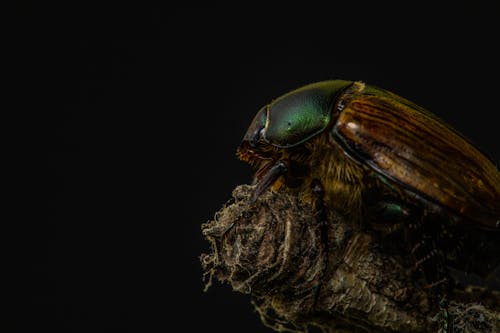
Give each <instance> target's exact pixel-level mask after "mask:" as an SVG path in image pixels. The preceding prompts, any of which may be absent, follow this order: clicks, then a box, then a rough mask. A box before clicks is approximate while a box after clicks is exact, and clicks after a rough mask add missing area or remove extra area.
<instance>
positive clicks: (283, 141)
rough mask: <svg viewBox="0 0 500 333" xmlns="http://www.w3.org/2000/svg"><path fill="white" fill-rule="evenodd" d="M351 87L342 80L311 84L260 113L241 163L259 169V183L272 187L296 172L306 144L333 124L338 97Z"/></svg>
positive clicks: (244, 146) (247, 137)
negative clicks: (298, 158) (261, 180)
mask: <svg viewBox="0 0 500 333" xmlns="http://www.w3.org/2000/svg"><path fill="white" fill-rule="evenodd" d="M351 84H352V82H351V81H342V80H334V81H323V82H317V83H313V84H309V85H307V86H304V87H302V88H299V89H296V90H293V91H291V92H289V93H287V94H285V95H283V96H281V97H279V98H277V99H275V100H274V101H272V102H271V103H270V104H268V105H266V106H264V107H263V108H261V109H260V110H259V111H258V112H257V114H256V115H255V117H254V119H253V121H252V123H251V124H250V126H249V127H248V130H247V132H246V134H245V136H244V137H243V140H242V143H241V145H240V146H239V148H238V152H237V153H238V157H239V158H240V159H241V160H243V161H246V162H249V163H250V164H252V165H254V166H256V167H257V168H258V171H257V174H256V181H257V182H258V183H259V184H262V183H263V182H259V180H260V179H266V181H265V183H266V184H267V183H269V184H271V183H272V181H270V180H269V179H273V180H274V179H277V178H278V177H279V176H280V175H283V173H284V172H285V171H284V170H286V172H287V173H293V170H294V169H297V166H296V164H297V163H295V162H296V157H297V156H304V149H305V148H304V146H305V145H303V143H305V142H306V141H308V140H309V139H311V138H312V137H314V136H316V135H318V134H320V133H322V132H323V131H324V130H325V129H326V128H327V127H328V126H329V125H330V121H331V118H332V110H333V109H334V106H335V103H336V101H337V97H338V95H339V94H340V92H341V91H343V90H344V89H345V88H347V87H348V86H350V85H351ZM278 165H279V167H278ZM298 169H301V168H300V167H299V168H298ZM291 170H292V171H291ZM271 174H272V175H273V177H270V176H269V175H271ZM285 176H286V175H285Z"/></svg>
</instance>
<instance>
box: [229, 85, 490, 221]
mask: <svg viewBox="0 0 500 333" xmlns="http://www.w3.org/2000/svg"><path fill="white" fill-rule="evenodd" d="M237 155H238V157H239V158H240V159H241V160H243V161H245V162H248V163H250V164H251V165H253V166H254V167H255V168H256V170H257V171H256V173H255V177H254V182H255V183H256V189H255V193H254V196H253V198H252V200H253V201H255V200H256V199H257V197H258V196H259V195H260V194H261V193H262V192H263V191H265V190H266V189H267V188H269V187H272V188H274V189H279V188H281V187H285V188H288V189H290V190H294V189H295V190H296V191H297V193H299V194H300V195H301V198H302V199H303V200H313V196H312V195H310V194H309V193H310V192H311V191H308V190H307V189H310V188H311V187H312V185H311V184H312V183H313V182H316V183H317V182H319V183H320V184H321V185H322V187H323V192H324V201H325V203H326V205H327V206H328V207H331V208H333V209H336V210H337V211H338V212H341V213H344V214H345V215H346V216H348V217H350V218H351V219H352V220H355V221H356V220H360V219H361V218H362V216H363V211H364V207H365V206H366V202H367V201H369V200H368V199H367V198H368V197H369V196H370V195H371V194H370V195H369V193H377V194H378V197H379V198H380V202H381V203H382V204H384V200H385V199H384V198H386V197H391V198H396V199H395V200H392V199H391V200H389V201H388V202H387V204H386V205H385V206H384V207H385V208H387V209H390V210H394V211H401V212H405V207H406V204H407V203H408V204H409V203H411V204H414V205H417V206H419V207H423V208H424V209H425V210H426V211H428V212H432V213H436V214H438V215H442V216H446V217H450V218H451V219H452V220H453V221H456V222H457V223H459V224H464V225H471V226H474V227H478V228H480V229H484V230H499V229H500V172H499V170H498V168H497V166H496V164H495V163H494V162H493V160H492V159H490V158H489V157H488V156H486V154H485V153H483V152H482V151H481V150H480V149H479V148H478V147H476V146H475V145H474V144H473V143H472V142H471V141H470V140H469V139H467V138H466V137H464V136H463V135H462V134H460V133H459V132H458V131H457V130H455V129H454V128H452V127H451V126H450V125H448V124H447V123H446V122H444V121H443V120H442V119H440V118H439V117H437V116H436V115H434V114H433V113H431V112H429V111H428V110H426V109H424V108H423V107H420V106H418V105H416V104H415V103H413V102H411V101H409V100H407V99H405V98H403V97H401V96H399V95H397V94H394V93H392V92H390V91H387V90H385V89H383V88H380V87H376V86H372V85H367V84H365V83H363V82H358V81H347V80H329V81H321V82H316V83H312V84H309V85H306V86H303V87H300V88H298V89H296V90H293V91H291V92H289V93H286V94H284V95H282V96H281V97H278V98H276V99H275V100H273V101H272V102H270V103H269V104H267V105H265V106H264V107H262V108H261V109H260V110H259V111H258V112H257V114H256V115H255V117H254V119H253V121H252V123H251V124H250V126H249V128H248V130H247V132H246V134H245V135H244V137H243V140H242V142H241V144H240V145H239V147H238V149H237ZM393 202H396V203H397V204H393Z"/></svg>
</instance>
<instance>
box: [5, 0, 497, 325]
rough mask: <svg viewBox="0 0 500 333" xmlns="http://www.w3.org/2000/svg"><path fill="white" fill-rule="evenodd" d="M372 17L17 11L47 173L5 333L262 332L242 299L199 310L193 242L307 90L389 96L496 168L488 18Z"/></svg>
mask: <svg viewBox="0 0 500 333" xmlns="http://www.w3.org/2000/svg"><path fill="white" fill-rule="evenodd" d="M360 7H361V6H360ZM288 9H289V8H288ZM374 9H375V8H368V9H367V10H366V11H362V8H349V9H348V10H347V11H345V10H340V9H339V10H338V11H336V10H331V9H329V8H319V7H305V8H298V7H297V8H293V9H292V10H290V11H284V10H283V9H275V10H271V9H269V8H264V7H262V8H248V7H238V8H236V7H231V8H228V7H222V6H212V7H209V8H201V7H196V8H194V7H193V8H189V7H168V6H153V5H151V6H148V5H141V6H140V7H137V5H134V6H132V5H127V6H124V5H123V4H121V5H116V6H110V7H106V8H104V7H103V6H102V5H83V4H82V5H72V6H71V7H69V6H68V5H62V7H61V5H58V6H52V7H47V6H46V5H45V4H44V5H42V4H29V3H27V4H24V5H21V6H19V8H18V9H17V10H18V14H20V15H19V19H18V23H17V25H16V29H17V30H18V32H21V33H22V37H19V40H18V42H19V44H20V45H22V46H23V47H26V51H25V52H20V54H19V59H18V60H20V61H21V63H22V66H20V67H19V68H20V70H21V71H22V75H23V78H24V83H23V89H24V90H23V91H25V92H29V95H26V93H25V92H24V94H25V95H23V96H24V99H22V100H21V104H20V108H26V109H29V110H30V111H34V112H35V116H34V117H33V118H32V119H35V121H36V122H37V124H35V125H37V126H36V127H37V129H38V131H37V132H36V133H39V135H38V134H37V137H36V138H34V139H33V145H35V146H36V147H40V148H42V152H43V155H42V159H41V160H38V161H37V163H39V164H40V168H39V169H37V170H39V172H36V173H35V174H36V176H37V178H38V180H39V181H40V184H41V185H40V186H37V187H36V188H34V189H33V191H31V192H30V194H31V195H32V196H33V197H34V198H35V199H36V201H37V203H38V204H39V205H36V206H32V208H30V209H31V210H34V212H35V213H36V214H35V215H36V218H35V219H32V220H30V221H27V223H26V224H23V225H22V226H20V227H19V230H18V231H19V232H20V233H21V235H22V238H23V242H22V243H21V244H22V246H21V245H18V246H17V247H16V250H15V251H14V252H15V255H14V256H12V255H9V257H11V258H13V260H12V261H13V263H14V269H13V270H6V273H5V274H6V275H8V274H10V273H9V272H17V271H19V272H23V273H22V274H18V275H19V276H18V275H15V279H14V280H15V281H14V283H13V284H12V285H10V286H8V289H9V291H11V292H12V294H13V296H12V297H11V298H8V299H6V300H5V302H4V305H6V309H7V310H6V311H4V312H3V313H2V315H3V317H4V319H5V323H6V325H9V327H10V331H16V330H17V331H22V332H28V331H29V332H32V331H33V329H36V331H39V330H42V329H46V330H47V329H48V330H49V331H50V332H97V331H105V332H111V331H119V332H129V331H130V332H145V331H151V329H152V328H153V327H157V328H156V329H155V330H154V331H156V332H159V331H171V330H172V327H175V325H178V324H181V325H184V328H183V329H180V328H178V330H179V331H187V332H195V331H202V330H206V331H217V332H236V331H238V332H269V331H270V330H269V329H267V328H265V327H264V326H263V325H262V324H261V323H260V321H259V319H258V316H257V314H256V313H254V312H253V309H252V306H251V304H250V302H249V297H247V296H246V295H241V294H237V293H234V292H232V291H231V290H230V288H229V287H228V286H221V285H219V284H215V285H214V286H213V287H212V288H211V289H210V290H209V291H208V292H207V293H203V292H202V289H203V285H202V282H201V273H202V272H201V267H200V264H199V259H198V257H199V255H200V253H202V252H204V251H207V250H208V243H207V242H206V241H205V240H204V239H203V237H202V235H201V232H200V224H201V223H204V222H206V221H207V220H209V219H210V218H211V217H212V216H213V214H214V213H215V212H216V211H217V210H218V209H219V208H220V207H221V205H222V204H223V203H224V202H225V201H226V200H227V199H228V198H229V197H230V194H231V190H232V189H233V188H234V187H235V186H236V185H237V184H241V183H247V182H249V181H250V179H251V170H250V168H249V167H248V166H247V165H245V164H243V163H242V162H239V161H238V160H237V159H236V157H235V149H236V147H237V145H238V144H239V142H240V140H241V138H242V136H243V134H244V132H245V130H246V127H247V126H248V124H249V122H250V121H251V119H252V118H253V115H254V113H255V112H256V111H257V110H258V109H259V108H260V107H261V106H262V105H264V104H265V103H267V102H269V101H270V100H271V99H272V98H275V97H277V96H279V95H281V94H282V93H285V92H287V91H288V90H290V89H293V88H296V87H299V86H301V85H303V84H307V83H310V82H314V81H318V80H325V79H335V78H341V79H346V80H362V81H365V82H366V83H369V84H375V85H379V86H381V87H384V88H387V89H389V90H392V91H394V92H396V93H399V94H401V95H403V96H405V97H407V98H409V99H411V100H413V101H415V102H416V103H418V104H420V105H422V106H424V107H427V108H428V109H430V110H432V111H434V112H435V113H437V114H438V115H439V116H441V117H442V118H444V119H445V120H446V121H448V122H449V123H451V124H452V125H453V126H455V127H456V128H457V129H459V130H460V131H461V132H463V133H464V134H465V135H466V136H468V137H469V138H471V140H472V141H473V142H475V143H477V145H479V146H480V147H481V148H482V149H484V150H485V151H487V152H489V153H490V154H491V155H492V156H493V157H494V158H495V159H497V160H498V159H499V158H500V146H499V144H498V122H497V118H498V110H499V109H498V105H497V104H498V103H497V101H498V77H499V74H500V66H499V65H498V54H496V53H495V52H496V51H494V47H495V44H498V43H497V42H498V39H497V38H496V39H493V38H491V36H490V35H493V32H492V31H495V30H494V29H495V28H497V27H496V24H495V23H493V22H494V19H496V22H498V19H497V17H496V13H494V12H491V11H490V9H489V8H484V7H478V6H476V7H471V8H466V7H454V8H445V9H442V10H440V11H439V12H436V11H435V8H433V9H432V10H428V9H420V10H417V9H415V8H399V13H397V14H391V15H389V14H387V15H384V16H377V15H375V12H371V11H372V10H374ZM360 12H363V13H364V14H365V15H366V14H368V17H369V19H368V20H365V19H364V18H362V17H361V16H359V14H358V13H360ZM412 13H413V14H414V15H415V16H411V14H412ZM431 24H432V26H431ZM497 31H498V30H497ZM21 111H22V110H21ZM40 170H41V171H40ZM35 207H36V208H35ZM26 209H27V208H26ZM175 330H177V329H175ZM2 331H3V330H2Z"/></svg>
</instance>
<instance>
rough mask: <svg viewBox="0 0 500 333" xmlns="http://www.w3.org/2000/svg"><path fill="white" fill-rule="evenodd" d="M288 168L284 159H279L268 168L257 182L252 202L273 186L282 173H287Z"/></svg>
mask: <svg viewBox="0 0 500 333" xmlns="http://www.w3.org/2000/svg"><path fill="white" fill-rule="evenodd" d="M287 170H288V167H287V165H286V163H285V162H284V161H283V160H279V161H277V162H276V163H275V164H274V165H273V166H271V167H270V168H268V170H267V171H266V172H265V173H264V175H263V176H262V178H260V179H259V180H258V182H257V186H256V187H255V191H254V192H253V194H252V197H251V198H250V204H253V203H255V201H256V200H257V198H258V197H259V196H260V195H261V194H262V193H263V192H264V191H265V190H266V189H267V188H268V187H269V186H271V185H272V184H273V183H274V182H275V181H276V180H277V179H278V178H279V177H280V176H281V175H283V174H285V173H286V172H287Z"/></svg>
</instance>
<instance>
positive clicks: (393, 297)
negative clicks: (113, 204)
mask: <svg viewBox="0 0 500 333" xmlns="http://www.w3.org/2000/svg"><path fill="white" fill-rule="evenodd" d="M252 193H253V187H252V186H248V185H241V186H238V187H237V188H236V189H235V190H234V191H233V197H234V200H233V201H232V202H229V203H228V204H226V205H225V206H224V207H223V208H222V209H221V210H220V211H219V212H218V213H217V214H216V216H215V218H214V220H213V221H210V222H208V223H205V224H204V225H203V226H202V231H203V234H204V235H205V237H206V238H207V239H208V240H209V241H210V244H211V246H212V253H210V254H203V255H202V256H201V261H202V265H203V267H204V270H205V278H206V283H207V288H208V287H209V286H210V284H211V282H212V279H213V278H216V279H217V280H219V281H221V282H227V283H229V284H231V286H232V288H233V289H234V290H235V291H238V292H242V293H248V294H251V295H252V298H253V303H254V305H255V307H256V309H257V311H258V313H259V314H260V316H261V319H262V321H263V322H264V323H265V324H266V325H268V326H270V327H271V328H273V329H275V330H277V331H290V332H305V331H307V328H308V327H310V326H316V327H320V328H321V329H322V330H323V331H325V332H438V331H439V330H443V328H444V323H445V322H447V323H448V325H451V324H453V323H454V324H455V327H456V329H455V332H457V331H458V332H497V331H500V316H499V314H498V313H497V312H494V311H490V310H488V309H487V308H485V307H484V306H482V305H480V304H475V303H470V304H462V303H455V302H453V300H452V301H451V302H450V304H449V306H448V308H447V309H448V311H447V312H443V311H436V308H435V307H432V306H431V303H430V300H431V298H430V295H429V294H428V292H427V290H425V289H422V288H419V287H417V286H416V284H415V283H414V281H413V280H412V278H411V274H409V273H408V270H407V268H405V267H406V266H405V261H404V260H405V259H404V258H402V257H400V256H397V255H394V254H391V255H388V254H386V253H384V252H383V251H379V247H378V244H377V243H376V241H375V239H374V237H373V236H372V235H370V234H368V233H366V232H362V231H361V230H358V229H356V228H353V227H352V226H351V225H350V224H349V223H348V222H347V221H344V220H343V219H342V218H341V216H339V215H337V214H335V212H329V216H328V217H327V221H326V223H325V221H320V220H319V219H318V218H317V211H315V210H314V209H313V208H312V207H310V206H308V205H306V204H303V203H301V202H299V201H298V199H297V198H296V197H294V196H292V195H288V194H284V193H274V192H271V191H267V192H266V193H263V194H262V195H261V196H260V198H259V199H258V200H257V202H255V203H254V204H252V205H251V204H249V200H248V199H249V197H250V196H251V194H252ZM446 317H448V319H447V320H445V318H446Z"/></svg>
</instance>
